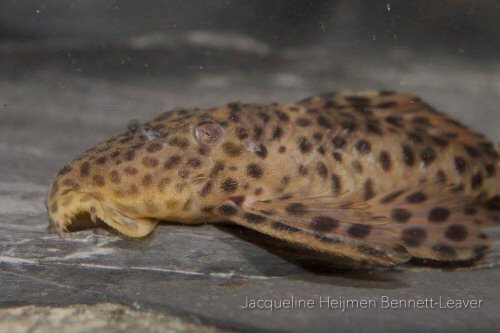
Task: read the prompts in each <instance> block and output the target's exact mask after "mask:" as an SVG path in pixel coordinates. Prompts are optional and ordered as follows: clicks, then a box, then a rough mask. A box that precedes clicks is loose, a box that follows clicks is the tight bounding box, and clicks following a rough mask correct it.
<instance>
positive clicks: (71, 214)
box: [46, 190, 159, 238]
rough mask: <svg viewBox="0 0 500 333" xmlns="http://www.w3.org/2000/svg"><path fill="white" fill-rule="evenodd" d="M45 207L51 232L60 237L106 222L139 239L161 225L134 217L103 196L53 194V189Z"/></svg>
mask: <svg viewBox="0 0 500 333" xmlns="http://www.w3.org/2000/svg"><path fill="white" fill-rule="evenodd" d="M46 205H47V211H48V213H49V219H50V223H51V226H52V229H53V230H54V231H55V232H57V233H59V234H60V235H63V234H65V233H67V232H70V231H75V230H81V229H86V228H88V227H97V226H99V225H100V224H101V225H102V223H105V224H106V225H108V226H110V227H111V228H113V229H116V230H117V231H119V232H120V233H122V234H124V235H126V236H128V237H133V238H139V237H144V236H147V235H148V234H149V233H151V232H152V231H153V229H154V228H155V227H156V225H157V223H158V222H159V220H158V219H154V218H147V217H136V216H134V217H132V216H130V215H129V214H128V213H126V212H124V211H123V210H121V209H117V207H116V205H115V204H113V203H112V202H108V201H107V200H105V199H104V198H103V197H102V195H101V194H100V193H84V192H79V191H66V192H63V193H61V194H58V195H53V191H52V190H51V191H49V195H48V196H47V200H46Z"/></svg>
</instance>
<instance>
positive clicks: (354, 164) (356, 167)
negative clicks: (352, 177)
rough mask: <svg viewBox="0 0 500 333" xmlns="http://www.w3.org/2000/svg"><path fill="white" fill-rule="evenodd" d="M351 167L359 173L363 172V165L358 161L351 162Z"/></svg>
mask: <svg viewBox="0 0 500 333" xmlns="http://www.w3.org/2000/svg"><path fill="white" fill-rule="evenodd" d="M352 168H353V169H354V171H356V172H357V173H359V174H362V173H363V166H362V165H361V163H360V162H359V161H354V162H352Z"/></svg>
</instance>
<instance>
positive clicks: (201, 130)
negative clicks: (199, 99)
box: [194, 121, 224, 146]
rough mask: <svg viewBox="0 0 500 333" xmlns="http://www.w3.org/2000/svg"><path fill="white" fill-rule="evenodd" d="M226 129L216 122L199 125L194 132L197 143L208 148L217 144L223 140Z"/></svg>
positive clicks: (205, 122)
mask: <svg viewBox="0 0 500 333" xmlns="http://www.w3.org/2000/svg"><path fill="white" fill-rule="evenodd" d="M223 133H224V129H223V128H222V126H221V125H219V124H218V123H216V122H214V121H204V122H202V123H199V124H198V126H196V129H195V130H194V135H195V136H196V141H198V143H199V144H201V145H204V146H208V145H212V144H214V143H216V142H217V141H219V139H220V138H222V134H223Z"/></svg>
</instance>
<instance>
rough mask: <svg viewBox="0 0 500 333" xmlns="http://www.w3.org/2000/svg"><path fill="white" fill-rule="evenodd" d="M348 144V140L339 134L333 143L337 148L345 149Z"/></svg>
mask: <svg viewBox="0 0 500 333" xmlns="http://www.w3.org/2000/svg"><path fill="white" fill-rule="evenodd" d="M346 144H347V141H346V140H345V139H344V138H343V137H341V136H338V135H337V136H335V137H333V139H332V145H333V147H334V148H336V149H343V148H345V146H346Z"/></svg>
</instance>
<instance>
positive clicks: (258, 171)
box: [247, 163, 263, 178]
mask: <svg viewBox="0 0 500 333" xmlns="http://www.w3.org/2000/svg"><path fill="white" fill-rule="evenodd" d="M262 173H263V171H262V167H261V166H260V165H258V164H257V163H249V164H248V165H247V175H248V176H249V177H252V178H260V177H261V176H262Z"/></svg>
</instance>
